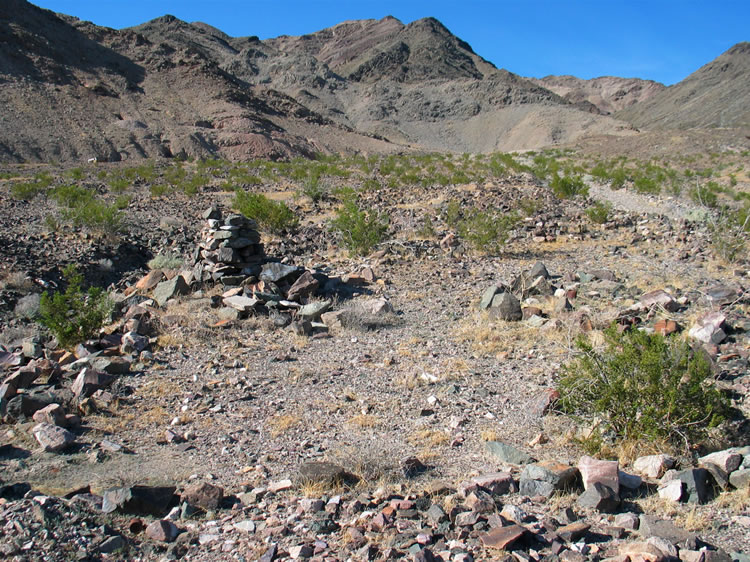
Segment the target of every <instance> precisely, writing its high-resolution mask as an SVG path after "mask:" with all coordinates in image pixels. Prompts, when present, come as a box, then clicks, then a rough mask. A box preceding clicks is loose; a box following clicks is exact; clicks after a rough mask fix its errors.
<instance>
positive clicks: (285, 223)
mask: <svg viewBox="0 0 750 562" xmlns="http://www.w3.org/2000/svg"><path fill="white" fill-rule="evenodd" d="M232 206H233V207H234V209H236V210H237V211H239V212H240V213H242V214H243V215H245V216H246V217H248V218H251V219H253V220H255V221H256V222H257V223H258V225H260V226H261V227H262V228H265V229H267V230H268V231H270V232H273V233H280V232H283V231H285V230H291V229H294V228H296V227H297V226H298V225H299V219H298V218H297V216H296V215H295V214H294V213H293V212H292V210H291V209H290V208H289V207H287V206H286V204H285V203H283V202H281V201H273V200H271V199H269V198H268V197H266V196H265V195H263V194H262V193H248V192H247V191H243V190H237V191H235V194H234V202H233V203H232Z"/></svg>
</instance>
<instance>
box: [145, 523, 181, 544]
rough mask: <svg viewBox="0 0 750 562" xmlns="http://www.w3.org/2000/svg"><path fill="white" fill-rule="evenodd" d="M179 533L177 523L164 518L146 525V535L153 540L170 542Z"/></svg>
mask: <svg viewBox="0 0 750 562" xmlns="http://www.w3.org/2000/svg"><path fill="white" fill-rule="evenodd" d="M179 534H180V530H179V529H178V528H177V525H175V524H174V523H172V522H171V521H168V520H166V519H160V520H157V521H154V522H153V523H151V524H150V525H149V526H148V527H146V536H147V537H148V538H150V539H151V540H153V541H159V542H172V541H173V540H175V539H176V538H177V535H179Z"/></svg>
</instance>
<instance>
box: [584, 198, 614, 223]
mask: <svg viewBox="0 0 750 562" xmlns="http://www.w3.org/2000/svg"><path fill="white" fill-rule="evenodd" d="M611 211H612V204H611V203H609V202H605V203H602V202H601V201H596V202H595V203H593V204H592V205H591V206H590V207H589V208H588V209H586V216H587V217H588V218H589V220H590V221H591V222H593V223H594V224H604V223H605V222H607V220H608V219H609V213H610V212H611Z"/></svg>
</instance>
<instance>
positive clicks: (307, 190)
mask: <svg viewBox="0 0 750 562" xmlns="http://www.w3.org/2000/svg"><path fill="white" fill-rule="evenodd" d="M301 193H302V195H306V196H307V197H309V198H310V199H311V200H312V202H313V203H318V202H319V201H322V200H323V198H324V197H325V195H326V191H325V189H324V188H323V186H322V185H321V184H320V178H319V177H318V176H317V175H311V176H310V177H308V178H307V179H305V180H304V182H303V184H302V190H301Z"/></svg>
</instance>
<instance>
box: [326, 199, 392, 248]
mask: <svg viewBox="0 0 750 562" xmlns="http://www.w3.org/2000/svg"><path fill="white" fill-rule="evenodd" d="M341 197H342V204H341V207H339V209H338V211H336V217H335V218H334V219H333V220H332V221H331V230H333V231H334V232H337V233H338V234H339V236H340V237H341V242H342V244H343V245H344V247H345V248H346V249H347V250H348V251H349V253H350V254H352V255H360V256H364V255H367V254H369V253H370V252H371V251H372V250H373V249H374V248H375V247H376V246H377V245H378V244H380V243H381V242H382V241H383V240H384V239H385V235H386V233H387V232H388V223H389V217H388V215H386V214H380V213H378V212H377V211H375V210H374V209H363V208H361V207H360V205H359V202H358V200H357V196H356V194H355V193H354V192H353V191H351V190H349V191H348V192H345V193H343V195H342V196H341Z"/></svg>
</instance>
